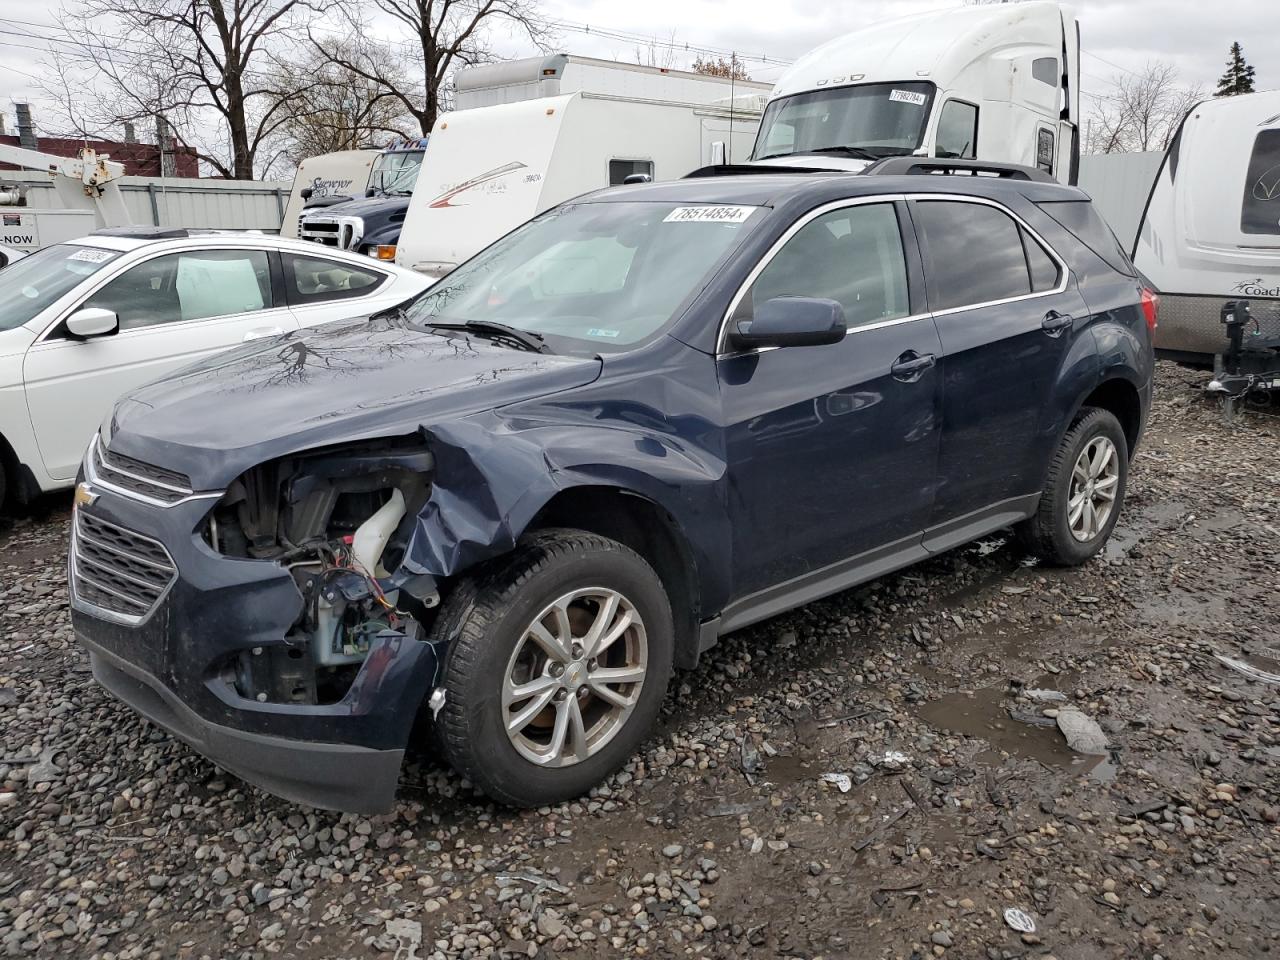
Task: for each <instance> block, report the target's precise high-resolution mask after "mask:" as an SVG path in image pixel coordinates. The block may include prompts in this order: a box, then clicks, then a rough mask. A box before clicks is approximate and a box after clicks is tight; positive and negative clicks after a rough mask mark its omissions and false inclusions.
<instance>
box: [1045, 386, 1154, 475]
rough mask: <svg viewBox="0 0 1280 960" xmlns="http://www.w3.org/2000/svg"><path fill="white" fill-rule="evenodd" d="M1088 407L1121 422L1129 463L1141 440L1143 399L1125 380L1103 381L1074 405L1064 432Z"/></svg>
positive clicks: (1135, 388) (1134, 387) (1136, 389)
mask: <svg viewBox="0 0 1280 960" xmlns="http://www.w3.org/2000/svg"><path fill="white" fill-rule="evenodd" d="M1087 407H1097V408H1100V409H1103V410H1106V411H1108V412H1110V413H1111V414H1112V415H1113V416H1114V417H1115V418H1116V419H1117V420H1119V421H1120V428H1121V429H1122V430H1123V431H1124V439H1125V443H1126V444H1127V445H1128V447H1129V450H1128V453H1129V459H1130V460H1132V459H1133V455H1134V452H1135V451H1136V450H1137V448H1138V441H1139V440H1140V439H1141V437H1142V396H1141V394H1140V393H1139V392H1138V388H1137V387H1136V386H1134V384H1133V383H1132V382H1131V381H1129V380H1128V379H1126V378H1125V377H1109V378H1107V379H1106V380H1103V381H1102V382H1101V383H1099V384H1098V385H1097V386H1096V387H1094V388H1093V389H1092V390H1091V391H1089V393H1088V394H1087V395H1086V396H1084V397H1083V398H1081V400H1080V402H1079V403H1078V404H1076V409H1075V411H1074V412H1073V413H1072V415H1071V419H1070V421H1069V422H1068V424H1067V430H1070V429H1071V424H1073V423H1075V422H1076V420H1078V419H1079V418H1080V413H1081V411H1082V410H1084V409H1085V408H1087ZM1065 434H1066V430H1064V431H1063V435H1064V436H1065ZM1059 442H1061V438H1059Z"/></svg>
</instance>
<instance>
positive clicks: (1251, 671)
mask: <svg viewBox="0 0 1280 960" xmlns="http://www.w3.org/2000/svg"><path fill="white" fill-rule="evenodd" d="M1213 658H1214V659H1215V660H1217V661H1218V662H1219V663H1221V664H1222V665H1223V666H1227V667H1230V668H1231V669H1232V670H1234V671H1236V673H1241V674H1244V675H1245V676H1246V677H1248V678H1249V679H1250V680H1257V681H1258V682H1259V683H1276V684H1280V674H1275V673H1267V671H1265V670H1259V669H1258V668H1257V667H1255V666H1253V665H1252V664H1249V663H1245V662H1244V661H1243V660H1237V659H1235V658H1234V657H1224V656H1222V655H1221V654H1217V653H1215V654H1214V655H1213Z"/></svg>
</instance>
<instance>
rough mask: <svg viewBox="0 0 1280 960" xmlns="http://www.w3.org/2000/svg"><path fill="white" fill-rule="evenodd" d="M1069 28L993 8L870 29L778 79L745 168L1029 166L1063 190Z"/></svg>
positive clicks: (1072, 141)
mask: <svg viewBox="0 0 1280 960" xmlns="http://www.w3.org/2000/svg"><path fill="white" fill-rule="evenodd" d="M1079 76H1080V28H1079V22H1078V21H1077V20H1076V17H1075V14H1074V13H1073V12H1072V10H1071V8H1070V7H1066V6H1063V5H1061V4H1057V3H1048V2H1032V3H1005V4H990V5H980V6H970V7H960V8H958V9H954V10H943V11H932V12H930V13H922V14H913V15H911V16H906V17H900V18H897V19H894V20H886V21H883V22H880V23H873V24H871V25H870V26H867V27H864V28H863V29H861V30H856V31H854V32H853V33H850V34H847V35H845V36H842V37H839V38H837V39H835V40H832V41H830V42H829V43H826V44H824V45H822V46H820V47H818V48H817V49H815V50H813V51H811V52H809V53H807V54H805V55H804V56H803V57H801V58H800V59H799V60H797V61H796V62H795V63H794V64H793V65H792V66H791V67H790V68H788V70H787V71H786V73H784V74H783V75H782V76H781V77H780V78H779V80H778V83H777V85H776V86H775V87H774V90H773V94H772V96H771V98H770V101H769V105H768V107H767V108H766V109H765V113H764V118H763V119H762V120H761V123H760V135H759V138H758V139H757V141H756V145H755V150H754V151H753V153H752V160H753V161H755V162H765V163H770V164H775V165H778V164H785V165H787V166H824V167H825V166H839V167H841V168H846V169H850V170H859V169H861V168H863V167H865V166H867V164H868V163H870V162H871V161H872V160H874V159H877V158H879V157H884V156H900V155H907V154H909V155H914V156H923V157H960V158H973V159H978V160H993V161H1001V162H1005V163H1019V164H1024V165H1026V166H1033V167H1039V168H1040V169H1042V170H1045V171H1047V172H1048V173H1050V174H1052V175H1053V176H1054V177H1055V178H1057V179H1058V180H1060V181H1062V182H1064V183H1075V182H1076V176H1077V170H1078V166H1079V157H1080V136H1079V116H1080V89H1079Z"/></svg>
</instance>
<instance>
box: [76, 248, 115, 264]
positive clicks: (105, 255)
mask: <svg viewBox="0 0 1280 960" xmlns="http://www.w3.org/2000/svg"><path fill="white" fill-rule="evenodd" d="M114 256H115V254H114V253H113V252H112V251H110V250H90V249H85V250H77V251H76V252H75V253H73V254H71V256H69V257H67V259H68V260H79V261H81V262H83V263H103V262H104V261H107V260H110V259H111V258H112V257H114Z"/></svg>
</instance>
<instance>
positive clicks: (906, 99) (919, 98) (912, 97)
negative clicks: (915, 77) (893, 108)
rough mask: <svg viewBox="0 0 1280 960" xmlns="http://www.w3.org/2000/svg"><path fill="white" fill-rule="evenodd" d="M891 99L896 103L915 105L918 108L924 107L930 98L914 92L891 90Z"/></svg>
mask: <svg viewBox="0 0 1280 960" xmlns="http://www.w3.org/2000/svg"><path fill="white" fill-rule="evenodd" d="M889 99H890V100H892V101H893V102H894V103H914V104H915V105H916V106H917V107H923V106H924V105H925V101H927V100H928V99H929V98H928V97H926V96H925V95H924V94H923V93H916V91H914V90H890V91H889Z"/></svg>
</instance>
